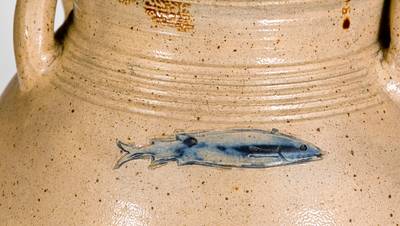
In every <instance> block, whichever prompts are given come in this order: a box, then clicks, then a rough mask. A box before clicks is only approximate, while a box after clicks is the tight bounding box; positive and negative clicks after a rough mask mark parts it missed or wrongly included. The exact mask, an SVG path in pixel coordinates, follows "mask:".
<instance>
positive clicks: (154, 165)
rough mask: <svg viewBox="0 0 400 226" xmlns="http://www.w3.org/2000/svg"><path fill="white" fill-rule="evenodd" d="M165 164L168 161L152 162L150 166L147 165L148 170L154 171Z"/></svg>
mask: <svg viewBox="0 0 400 226" xmlns="http://www.w3.org/2000/svg"><path fill="white" fill-rule="evenodd" d="M167 164H168V161H166V160H152V161H151V163H150V165H149V168H150V169H156V168H159V167H161V166H165V165H167Z"/></svg>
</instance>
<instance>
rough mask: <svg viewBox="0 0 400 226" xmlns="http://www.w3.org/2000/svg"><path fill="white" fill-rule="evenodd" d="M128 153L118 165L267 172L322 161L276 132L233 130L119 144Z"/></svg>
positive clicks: (314, 152)
mask: <svg viewBox="0 0 400 226" xmlns="http://www.w3.org/2000/svg"><path fill="white" fill-rule="evenodd" d="M117 145H118V147H119V148H120V149H121V150H122V151H123V152H125V155H124V156H122V157H121V158H120V159H119V160H118V162H117V163H116V165H115V167H114V168H115V169H117V168H120V167H121V166H122V165H123V164H125V163H126V162H129V161H131V160H135V159H147V158H149V159H151V164H150V167H151V168H154V167H158V166H161V165H164V164H166V163H168V162H172V161H176V162H177V164H178V165H179V166H182V165H203V166H211V167H238V168H267V167H272V166H281V165H288V164H294V163H302V162H308V161H312V160H317V159H320V158H321V156H322V154H321V150H320V149H319V148H318V147H316V146H314V145H313V144H310V143H308V142H305V141H302V140H300V139H297V138H295V137H292V136H289V135H285V134H282V133H279V132H278V130H277V129H273V130H272V131H270V132H269V131H265V130H259V129H231V130H226V131H209V132H194V133H178V134H176V136H175V137H174V138H172V139H154V140H153V141H152V143H151V144H150V145H148V146H145V147H137V146H134V145H128V144H124V143H122V142H121V141H117Z"/></svg>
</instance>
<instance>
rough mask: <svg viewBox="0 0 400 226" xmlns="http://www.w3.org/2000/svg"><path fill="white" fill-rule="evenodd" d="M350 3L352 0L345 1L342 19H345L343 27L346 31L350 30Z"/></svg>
mask: <svg viewBox="0 0 400 226" xmlns="http://www.w3.org/2000/svg"><path fill="white" fill-rule="evenodd" d="M350 1H351V0H344V6H343V7H342V17H343V18H344V19H343V23H342V27H343V29H344V30H348V29H349V28H350V11H351V8H350Z"/></svg>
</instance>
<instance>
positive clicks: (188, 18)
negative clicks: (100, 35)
mask: <svg viewBox="0 0 400 226" xmlns="http://www.w3.org/2000/svg"><path fill="white" fill-rule="evenodd" d="M118 2H119V3H121V4H125V5H129V4H131V3H134V2H136V0H118ZM190 6H191V5H190V4H189V3H184V2H179V1H172V0H144V2H143V8H144V10H145V13H146V14H147V15H148V16H149V17H150V19H151V20H152V21H153V22H154V23H155V24H157V25H163V26H168V27H172V28H176V30H178V31H183V32H187V31H190V30H193V28H194V24H193V17H192V15H190V12H189V10H188V8H190Z"/></svg>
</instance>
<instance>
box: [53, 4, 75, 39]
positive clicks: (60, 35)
mask: <svg viewBox="0 0 400 226" xmlns="http://www.w3.org/2000/svg"><path fill="white" fill-rule="evenodd" d="M73 21H74V10H72V11H71V12H70V13H69V15H68V17H67V19H66V20H65V21H64V23H63V24H62V25H61V27H60V28H59V29H58V30H57V32H56V34H55V38H56V40H57V42H59V43H60V44H63V43H64V39H65V37H66V36H67V34H68V29H69V27H70V26H71V24H72V23H73Z"/></svg>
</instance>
